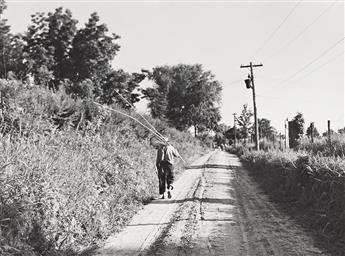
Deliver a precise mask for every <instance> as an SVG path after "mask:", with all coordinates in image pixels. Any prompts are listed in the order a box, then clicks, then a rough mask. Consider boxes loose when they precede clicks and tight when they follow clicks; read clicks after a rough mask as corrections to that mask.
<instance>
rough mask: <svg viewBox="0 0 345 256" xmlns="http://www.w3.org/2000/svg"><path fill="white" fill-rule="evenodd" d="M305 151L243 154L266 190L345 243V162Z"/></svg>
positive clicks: (317, 226)
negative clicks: (291, 204) (291, 202)
mask: <svg viewBox="0 0 345 256" xmlns="http://www.w3.org/2000/svg"><path fill="white" fill-rule="evenodd" d="M342 143H343V142H340V144H342ZM302 145H306V144H302ZM303 149H304V150H303V151H292V150H289V151H280V150H269V151H266V152H265V151H248V150H242V152H241V153H242V155H241V158H242V159H243V160H244V161H245V162H246V163H247V164H248V167H249V168H250V170H251V171H252V172H253V173H255V174H256V175H257V176H258V177H261V178H262V179H261V180H262V182H263V183H264V185H265V188H266V189H269V190H270V191H271V193H274V194H276V195H279V197H280V198H281V199H283V200H292V201H296V202H298V203H299V205H300V208H301V209H305V210H307V211H308V214H309V220H310V222H311V223H312V224H313V226H314V227H315V228H316V229H317V230H319V231H320V232H322V233H325V232H328V233H333V234H336V235H337V236H338V237H339V238H341V239H343V241H344V240H345V193H344V188H345V159H344V158H342V157H339V156H325V155H327V154H329V153H328V152H327V153H325V154H322V152H321V153H320V152H319V151H313V150H312V148H310V149H307V148H306V147H305V148H303ZM313 149H314V148H313ZM314 152H316V153H317V154H314ZM284 198H285V199H284Z"/></svg>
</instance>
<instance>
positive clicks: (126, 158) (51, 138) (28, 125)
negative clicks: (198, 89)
mask: <svg viewBox="0 0 345 256" xmlns="http://www.w3.org/2000/svg"><path fill="white" fill-rule="evenodd" d="M9 86H12V88H14V94H13V96H12V98H11V100H13V102H16V104H18V105H19V106H21V107H23V108H30V109H31V110H30V112H29V113H26V114H25V116H20V118H21V129H17V126H15V123H8V125H7V127H6V129H7V131H8V132H7V133H2V134H1V144H0V162H1V163H2V165H1V179H0V182H1V186H0V189H1V195H0V197H1V210H0V220H1V223H2V225H1V233H0V238H1V240H0V254H1V255H6V256H7V255H13V253H15V252H20V253H22V254H19V255H35V256H36V255H46V256H48V255H49V256H51V255H73V254H75V255H77V254H80V253H82V252H83V251H84V250H86V249H87V248H90V247H92V246H93V245H95V244H97V243H98V242H99V241H101V240H103V239H105V238H107V237H108V236H109V235H110V234H113V233H114V232H115V233H116V232H118V231H119V230H121V229H122V227H124V226H125V225H126V223H128V221H129V220H130V219H131V217H132V216H133V215H134V214H135V212H136V211H138V209H140V208H141V206H142V205H143V203H145V202H147V201H148V200H150V198H152V197H154V196H155V195H157V193H158V181H157V176H156V173H155V158H156V152H155V150H154V149H153V148H152V147H151V146H150V142H149V139H150V138H151V137H152V135H150V133H149V132H148V131H146V130H145V129H143V127H141V126H140V125H138V124H137V123H135V122H133V121H132V120H130V119H128V118H123V117H122V116H120V115H119V114H117V113H109V111H102V109H99V108H97V107H93V105H92V104H91V103H90V102H88V101H82V100H78V99H77V100H74V99H72V98H71V97H70V96H69V95H67V94H65V93H64V92H62V91H59V92H52V91H50V90H47V89H43V88H40V87H33V88H31V89H29V90H27V89H24V88H22V87H15V86H14V87H13V85H12V84H10V85H9ZM10 103H11V102H10ZM11 104H12V103H11ZM10 106H12V105H10ZM56 110H58V111H61V112H63V111H69V113H72V114H71V116H72V117H73V116H75V117H78V116H79V117H82V116H84V120H83V119H81V120H79V121H78V122H76V123H75V125H76V127H78V129H79V130H78V129H74V127H73V123H72V122H71V121H68V120H66V119H59V118H58V117H59V115H57V114H56V112H54V111H56ZM42 113H45V114H44V115H43V114H42ZM58 113H59V112H58ZM86 113H87V115H90V116H91V117H92V119H90V120H87V119H86V118H85V117H86V116H87V115H86ZM128 114H130V113H128ZM45 115H46V116H54V117H55V120H56V122H57V123H60V125H61V128H60V129H56V126H55V125H54V124H52V123H51V119H48V118H47V119H45V118H43V116H45ZM147 118H149V117H147ZM150 122H152V123H153V124H154V126H155V127H157V129H159V130H160V131H164V132H165V134H167V136H169V137H170V138H171V143H172V144H173V145H174V146H175V147H176V148H177V149H178V150H179V152H180V154H181V155H183V156H184V157H185V159H186V161H188V162H189V161H192V160H193V159H194V158H196V157H197V156H198V154H202V153H203V152H204V150H205V148H204V147H203V146H202V145H201V143H200V142H199V141H198V140H196V139H194V138H193V137H192V136H191V135H190V134H188V133H183V132H179V131H177V130H176V129H173V128H169V127H168V126H167V125H166V123H164V122H162V121H158V120H154V119H150ZM11 125H12V126H11ZM176 169H177V170H179V171H182V165H178V166H177V167H176ZM5 245H6V246H5Z"/></svg>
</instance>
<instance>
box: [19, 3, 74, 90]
mask: <svg viewBox="0 0 345 256" xmlns="http://www.w3.org/2000/svg"><path fill="white" fill-rule="evenodd" d="M77 22H78V21H77V20H75V19H73V18H72V13H71V11H70V10H68V9H66V10H65V12H64V11H63V8H62V7H60V8H57V9H56V10H55V12H54V13H51V12H49V13H48V14H47V15H46V14H45V13H36V14H34V15H32V16H31V23H32V24H31V25H30V26H29V28H28V31H27V33H26V37H25V41H26V44H27V46H26V47H25V49H24V51H25V52H26V54H27V58H28V64H29V66H30V72H31V73H32V74H33V75H34V78H35V81H36V82H37V83H40V84H42V83H43V84H46V83H47V81H48V82H49V86H54V87H55V88H57V85H58V84H59V83H60V82H61V81H62V80H63V79H65V78H66V77H67V73H68V72H69V71H70V68H71V61H70V58H69V53H70V50H71V48H72V40H73V38H74V36H75V33H76V24H77Z"/></svg>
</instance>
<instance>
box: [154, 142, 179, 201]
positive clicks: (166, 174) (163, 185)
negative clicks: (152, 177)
mask: <svg viewBox="0 0 345 256" xmlns="http://www.w3.org/2000/svg"><path fill="white" fill-rule="evenodd" d="M156 148H157V160H156V167H157V171H158V180H159V194H160V195H161V199H164V193H165V191H166V190H167V192H168V198H169V199H170V198H171V190H173V188H174V187H173V186H172V184H173V182H174V161H173V159H174V157H180V154H179V153H178V152H177V150H176V149H175V148H174V147H173V146H172V145H170V144H169V143H168V139H167V138H166V144H159V145H158V146H157V147H156Z"/></svg>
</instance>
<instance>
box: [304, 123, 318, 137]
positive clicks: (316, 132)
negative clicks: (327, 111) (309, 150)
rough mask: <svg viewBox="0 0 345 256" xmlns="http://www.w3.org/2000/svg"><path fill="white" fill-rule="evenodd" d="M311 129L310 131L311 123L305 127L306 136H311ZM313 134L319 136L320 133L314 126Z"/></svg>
mask: <svg viewBox="0 0 345 256" xmlns="http://www.w3.org/2000/svg"><path fill="white" fill-rule="evenodd" d="M311 131H312V129H311V125H310V126H309V127H308V128H307V131H306V135H307V136H309V137H310V136H311ZM313 136H314V137H319V136H320V133H319V131H318V130H317V129H316V127H315V126H314V128H313Z"/></svg>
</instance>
